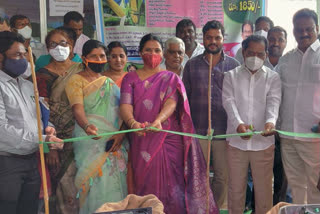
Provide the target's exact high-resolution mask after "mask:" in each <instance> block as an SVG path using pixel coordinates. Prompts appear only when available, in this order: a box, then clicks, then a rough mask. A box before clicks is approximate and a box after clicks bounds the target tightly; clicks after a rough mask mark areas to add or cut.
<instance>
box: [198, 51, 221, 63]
mask: <svg viewBox="0 0 320 214" xmlns="http://www.w3.org/2000/svg"><path fill="white" fill-rule="evenodd" d="M202 59H203V60H204V61H205V62H206V63H207V64H208V65H209V62H208V60H207V59H206V55H205V53H203V56H202ZM225 59H226V55H225V54H224V51H221V57H220V60H219V62H218V63H217V65H218V64H220V63H221V62H223V61H224V60H225Z"/></svg>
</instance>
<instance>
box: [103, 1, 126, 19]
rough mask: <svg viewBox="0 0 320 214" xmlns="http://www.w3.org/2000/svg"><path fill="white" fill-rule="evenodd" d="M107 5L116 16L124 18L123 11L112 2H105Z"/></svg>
mask: <svg viewBox="0 0 320 214" xmlns="http://www.w3.org/2000/svg"><path fill="white" fill-rule="evenodd" d="M107 4H108V5H109V7H110V8H111V10H112V11H113V12H114V13H115V14H117V16H119V17H124V16H125V15H126V14H125V13H124V11H123V9H122V8H121V7H120V6H119V5H118V4H117V3H116V2H115V1H114V0H107Z"/></svg>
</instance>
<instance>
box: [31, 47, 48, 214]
mask: <svg viewBox="0 0 320 214" xmlns="http://www.w3.org/2000/svg"><path fill="white" fill-rule="evenodd" d="M28 53H29V58H30V64H31V74H32V81H33V89H34V96H35V102H36V110H37V122H38V135H39V141H40V142H43V138H42V126H41V116H40V103H39V91H38V87H37V80H36V73H35V71H34V62H33V56H32V49H31V47H30V46H29V47H28ZM39 152H40V163H41V173H42V187H43V199H44V205H45V214H49V198H48V187H47V176H46V168H45V162H44V153H43V144H42V143H39Z"/></svg>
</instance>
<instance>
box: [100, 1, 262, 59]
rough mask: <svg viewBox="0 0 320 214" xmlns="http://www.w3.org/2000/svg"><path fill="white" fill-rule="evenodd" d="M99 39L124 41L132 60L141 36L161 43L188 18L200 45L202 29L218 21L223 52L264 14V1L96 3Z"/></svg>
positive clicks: (135, 54) (230, 47) (108, 41)
mask: <svg viewBox="0 0 320 214" xmlns="http://www.w3.org/2000/svg"><path fill="white" fill-rule="evenodd" d="M95 7H96V8H95V11H96V20H97V18H98V19H99V21H98V23H100V24H99V25H97V31H98V39H100V40H102V41H103V42H104V43H106V44H108V43H110V42H111V41H120V42H123V43H124V44H125V45H126V46H127V49H128V52H129V53H128V56H129V57H130V58H131V59H136V58H137V57H139V53H138V46H139V41H140V39H141V37H142V36H144V35H145V34H148V33H154V34H156V35H158V36H159V37H160V38H161V39H162V41H163V42H164V41H166V40H167V39H168V38H170V37H173V36H175V31H176V29H175V27H176V24H177V23H178V22H179V21H180V20H182V19H185V18H188V19H191V20H192V21H193V22H194V23H195V25H196V27H197V29H196V31H197V41H198V42H200V43H202V32H201V30H202V27H203V26H204V25H205V24H206V22H208V21H210V20H214V19H215V20H218V21H220V22H221V23H223V24H224V27H225V30H226V32H225V42H224V43H225V45H224V47H225V52H226V53H227V54H230V55H233V54H232V53H231V52H230V50H231V49H232V48H233V47H234V46H236V45H238V44H239V43H240V42H241V41H242V39H241V26H242V23H243V22H244V21H246V20H250V21H251V22H253V23H254V21H255V20H256V19H257V18H258V17H259V16H261V15H264V11H265V0H253V1H251V0H188V1H185V0H96V3H95Z"/></svg>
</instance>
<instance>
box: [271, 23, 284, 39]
mask: <svg viewBox="0 0 320 214" xmlns="http://www.w3.org/2000/svg"><path fill="white" fill-rule="evenodd" d="M273 32H283V33H284V37H285V38H286V39H287V31H286V30H285V29H284V28H282V27H280V26H275V27H273V28H270V30H269V31H268V36H269V35H270V34H271V33H273ZM268 36H267V38H268Z"/></svg>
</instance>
